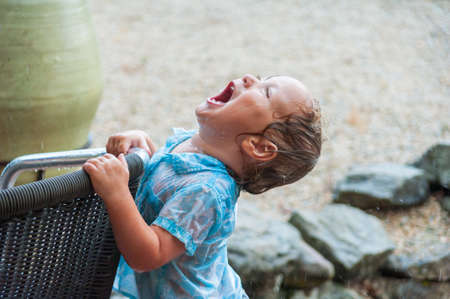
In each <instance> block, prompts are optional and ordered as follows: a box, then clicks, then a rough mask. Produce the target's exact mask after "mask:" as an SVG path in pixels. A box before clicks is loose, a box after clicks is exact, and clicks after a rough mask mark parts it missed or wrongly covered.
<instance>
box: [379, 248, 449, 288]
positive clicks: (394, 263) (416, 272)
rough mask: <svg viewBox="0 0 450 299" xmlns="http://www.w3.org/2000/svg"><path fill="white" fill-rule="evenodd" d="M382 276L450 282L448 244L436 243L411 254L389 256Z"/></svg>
mask: <svg viewBox="0 0 450 299" xmlns="http://www.w3.org/2000/svg"><path fill="white" fill-rule="evenodd" d="M382 271H383V273H384V274H387V275H393V276H398V277H411V278H414V279H417V280H434V281H447V280H450V243H437V244H433V245H431V246H427V247H425V248H422V249H421V250H418V251H417V252H414V253H412V254H401V255H394V254H393V255H391V256H389V258H388V259H387V261H386V263H385V264H384V265H383V267H382Z"/></svg>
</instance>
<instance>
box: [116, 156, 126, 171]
mask: <svg viewBox="0 0 450 299" xmlns="http://www.w3.org/2000/svg"><path fill="white" fill-rule="evenodd" d="M118 158H119V160H120V162H122V165H123V166H125V167H126V168H127V169H128V163H127V160H126V159H125V155H124V154H120V155H119V157H118Z"/></svg>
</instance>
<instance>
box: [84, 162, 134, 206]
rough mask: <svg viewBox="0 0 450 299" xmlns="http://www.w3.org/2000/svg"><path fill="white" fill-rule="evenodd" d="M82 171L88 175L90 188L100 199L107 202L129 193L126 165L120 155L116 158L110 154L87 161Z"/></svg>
mask: <svg viewBox="0 0 450 299" xmlns="http://www.w3.org/2000/svg"><path fill="white" fill-rule="evenodd" d="M83 169H84V170H85V171H86V172H87V173H88V174H89V177H90V178H91V182H92V186H93V187H94V190H95V192H97V193H98V195H100V197H101V198H102V199H103V200H105V201H107V200H108V199H110V198H113V197H114V196H116V195H117V197H121V196H122V195H125V194H127V193H129V189H128V179H129V176H130V174H129V172H128V164H127V161H126V160H125V156H124V155H123V154H120V155H119V157H118V158H116V157H114V156H113V155H111V154H106V155H104V156H102V157H98V158H94V159H89V160H88V161H86V163H84V165H83Z"/></svg>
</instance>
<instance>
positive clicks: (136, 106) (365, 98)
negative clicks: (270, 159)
mask: <svg viewBox="0 0 450 299" xmlns="http://www.w3.org/2000/svg"><path fill="white" fill-rule="evenodd" d="M90 5H91V9H92V15H93V22H94V25H95V28H96V32H97V36H98V42H99V49H100V53H101V58H102V62H103V68H104V77H105V89H104V95H103V100H102V103H101V105H100V107H99V109H98V112H97V116H96V119H95V121H94V123H93V126H92V132H93V134H94V146H96V147H97V146H104V144H105V142H106V140H107V137H108V136H109V135H111V134H113V133H115V132H118V131H123V130H127V129H136V128H137V129H142V130H145V131H147V132H148V133H149V135H150V136H151V137H152V138H153V140H154V142H155V143H156V144H157V145H162V144H163V142H164V140H165V138H166V137H167V136H168V135H169V134H170V133H171V128H173V127H184V128H195V127H196V123H195V118H194V114H193V109H194V107H195V106H196V105H198V104H199V103H201V102H202V101H204V100H205V99H206V97H208V96H212V95H215V94H217V92H218V91H219V90H220V89H222V88H223V87H224V86H225V85H226V83H227V82H228V81H230V80H232V79H234V78H237V77H240V76H242V75H244V74H246V73H252V74H259V75H261V76H266V75H270V74H287V75H291V76H293V77H296V78H298V79H300V80H302V81H303V82H304V83H305V84H306V85H307V86H308V87H309V88H310V90H311V91H312V92H313V94H314V95H315V97H316V98H317V99H318V100H319V101H320V103H321V107H322V114H323V123H324V131H325V135H326V141H325V143H324V144H323V153H322V156H321V159H320V162H319V164H318V165H317V167H316V168H315V169H314V170H313V171H312V173H311V174H310V175H308V176H307V177H306V178H304V179H303V180H302V181H300V182H298V183H295V184H293V185H290V186H287V187H283V188H279V189H275V190H273V191H269V192H267V193H266V194H264V195H260V196H251V195H249V194H243V195H242V198H244V200H246V199H250V200H252V201H254V202H255V203H256V204H257V205H258V206H259V207H260V208H262V209H264V210H265V211H267V213H273V214H274V216H277V217H280V218H285V217H287V215H289V213H290V212H291V211H292V210H294V209H306V208H307V209H320V208H321V207H322V206H323V205H324V204H326V203H329V202H330V200H331V194H332V189H333V186H334V185H335V183H336V182H337V181H338V180H339V179H341V178H342V177H343V176H344V175H345V174H346V172H347V170H348V169H349V167H350V166H351V165H353V164H355V163H371V162H398V163H407V162H410V161H412V160H415V159H416V158H417V157H419V156H420V155H421V154H422V153H423V152H424V151H425V150H426V149H427V148H428V147H430V146H431V145H433V144H434V143H436V142H438V141H439V140H444V139H446V140H448V139H450V122H449V115H450V104H449V103H450V59H449V56H448V55H449V52H450V51H449V48H450V47H449V45H450V18H449V17H448V16H449V12H450V2H448V1H437V0H436V1H426V0H408V1H406V0H399V1H388V0H377V1H359V0H346V1H331V0H316V1H297V0H283V1H269V0H261V1H249V0H228V1H201V0H189V1H184V0H152V1H142V0H140V1H138V0H134V1H123V0H113V1H107V2H105V1H90ZM435 203H436V202H432V203H431V204H428V205H425V206H424V207H421V208H420V209H425V211H424V213H423V214H424V215H428V214H431V216H433V215H434V214H435V213H440V211H439V209H437V208H436V207H437V206H436V205H435ZM402 213H403V214H402ZM408 213H412V212H411V211H406V212H400V214H396V215H400V216H398V217H397V218H398V219H401V217H407V216H408V217H409V216H410V215H409V214H408ZM433 213H434V214H433ZM416 214H417V213H416ZM416 214H414V215H413V216H414V217H419V216H417V215H416ZM439 215H440V214H439ZM383 217H384V218H386V217H387V218H386V219H388V218H389V217H388V216H383ZM420 217H422V218H421V220H420V221H419V222H420V224H421V225H422V224H423V221H425V223H426V225H425V226H429V225H433V228H435V229H436V231H435V233H436V234H437V235H438V236H439V237H443V238H444V239H445V240H447V241H449V238H448V233H447V230H448V221H447V217H446V215H445V217H441V216H438V215H434V217H435V218H434V219H435V220H434V222H436V223H435V224H433V222H432V221H426V217H428V216H426V217H425V216H420ZM420 217H419V218H420ZM424 217H425V218H424ZM410 218H411V217H410ZM410 218H408V219H410ZM404 219H406V218H404ZM424 219H425V220H424ZM436 219H438V220H436ZM396 221H397V220H395V221H394V220H391V221H390V222H389V221H388V223H397V222H396ZM398 221H400V220H398ZM387 225H388V227H390V229H395V227H398V226H397V225H396V224H395V225H391V226H389V224H387ZM425 229H426V228H424V230H425ZM393 234H394V235H395V233H393ZM406 237H407V234H406V233H405V234H404V235H401V236H399V238H406Z"/></svg>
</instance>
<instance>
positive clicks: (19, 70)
mask: <svg viewBox="0 0 450 299" xmlns="http://www.w3.org/2000/svg"><path fill="white" fill-rule="evenodd" d="M102 89H103V79H102V74H101V65H100V61H99V55H98V49H97V44H96V39H95V33H94V29H93V26H92V22H91V18H90V13H89V8H88V5H87V3H86V1H85V0H1V1H0V161H2V162H3V163H4V162H7V161H10V160H12V159H13V158H15V157H17V156H21V155H24V154H30V153H39V152H52V151H61V150H71V149H77V148H81V147H83V146H84V145H85V144H86V143H87V140H88V134H89V129H90V125H91V122H92V119H93V118H94V115H95V112H96V110H97V107H98V104H99V101H100V97H101V93H102Z"/></svg>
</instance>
